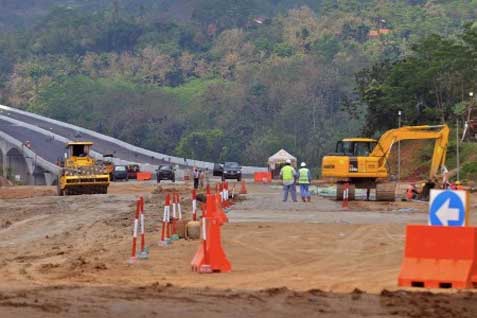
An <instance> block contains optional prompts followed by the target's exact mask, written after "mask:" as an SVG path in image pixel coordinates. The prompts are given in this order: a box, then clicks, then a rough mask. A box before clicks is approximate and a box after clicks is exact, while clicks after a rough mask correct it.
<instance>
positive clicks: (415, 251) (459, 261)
mask: <svg viewBox="0 0 477 318" xmlns="http://www.w3.org/2000/svg"><path fill="white" fill-rule="evenodd" d="M398 284H399V286H403V287H425V288H459V289H461V288H476V287H477V228H476V227H447V226H423V225H408V226H407V229H406V246H405V253H404V261H403V263H402V266H401V271H400V274H399V278H398Z"/></svg>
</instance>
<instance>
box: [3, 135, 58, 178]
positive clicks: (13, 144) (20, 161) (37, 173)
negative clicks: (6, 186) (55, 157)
mask: <svg viewBox="0 0 477 318" xmlns="http://www.w3.org/2000/svg"><path fill="white" fill-rule="evenodd" d="M59 172H60V168H59V167H58V166H56V165H54V164H52V163H50V162H49V161H47V160H45V159H43V158H42V157H40V156H38V155H37V154H36V153H35V152H33V151H32V149H30V148H29V146H28V145H26V144H25V143H23V142H21V141H20V140H18V139H15V138H13V137H12V136H10V135H8V134H6V133H4V132H3V131H1V129H0V175H1V176H3V177H6V178H7V179H10V180H12V181H14V182H16V183H18V184H38V185H47V184H48V185H50V184H53V183H54V181H55V180H56V177H57V175H58V173H59Z"/></svg>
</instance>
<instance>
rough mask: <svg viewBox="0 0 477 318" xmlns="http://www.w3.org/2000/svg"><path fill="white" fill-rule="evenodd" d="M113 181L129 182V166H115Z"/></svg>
mask: <svg viewBox="0 0 477 318" xmlns="http://www.w3.org/2000/svg"><path fill="white" fill-rule="evenodd" d="M111 174H112V175H113V176H112V179H113V181H117V180H124V181H128V167H127V166H121V165H118V166H114V168H113V171H112V173H111Z"/></svg>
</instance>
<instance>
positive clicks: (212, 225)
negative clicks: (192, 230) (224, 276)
mask: <svg viewBox="0 0 477 318" xmlns="http://www.w3.org/2000/svg"><path fill="white" fill-rule="evenodd" d="M220 209H221V205H220V196H219V195H208V196H207V203H206V209H205V211H204V215H203V217H202V219H201V236H202V242H201V244H200V246H199V249H198V250H197V252H196V254H195V256H194V258H193V259H192V262H191V266H192V270H193V271H195V272H199V273H212V272H230V271H231V269H232V267H231V264H230V262H229V260H228V259H227V257H226V256H225V252H224V250H223V247H222V239H221V226H222V225H223V224H224V220H223V216H222V213H223V211H222V212H221V211H220Z"/></svg>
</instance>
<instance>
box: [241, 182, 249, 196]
mask: <svg viewBox="0 0 477 318" xmlns="http://www.w3.org/2000/svg"><path fill="white" fill-rule="evenodd" d="M240 194H247V187H246V186H245V180H242V187H241V188H240Z"/></svg>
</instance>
